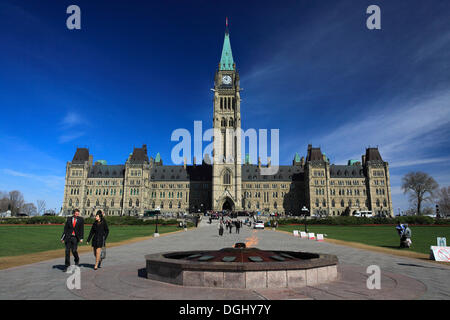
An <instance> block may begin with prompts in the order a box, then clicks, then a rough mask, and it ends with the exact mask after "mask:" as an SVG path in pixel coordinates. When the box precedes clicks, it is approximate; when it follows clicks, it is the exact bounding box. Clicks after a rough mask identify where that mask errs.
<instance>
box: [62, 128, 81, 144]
mask: <svg viewBox="0 0 450 320" xmlns="http://www.w3.org/2000/svg"><path fill="white" fill-rule="evenodd" d="M83 135H84V132H81V131H78V132H74V133H70V134H64V135H62V136H60V137H59V143H66V142H69V141H72V140H75V139H77V138H79V137H81V136H83Z"/></svg>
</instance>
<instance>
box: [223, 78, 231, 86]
mask: <svg viewBox="0 0 450 320" xmlns="http://www.w3.org/2000/svg"><path fill="white" fill-rule="evenodd" d="M222 83H223V84H231V77H230V76H223V77H222Z"/></svg>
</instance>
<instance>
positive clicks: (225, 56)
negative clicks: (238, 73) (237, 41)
mask: <svg viewBox="0 0 450 320" xmlns="http://www.w3.org/2000/svg"><path fill="white" fill-rule="evenodd" d="M233 65H234V61H233V54H232V52H231V44H230V35H229V34H228V31H227V32H225V39H224V40H223V49H222V58H221V59H220V67H219V70H234V67H233Z"/></svg>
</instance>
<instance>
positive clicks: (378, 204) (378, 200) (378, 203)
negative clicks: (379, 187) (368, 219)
mask: <svg viewBox="0 0 450 320" xmlns="http://www.w3.org/2000/svg"><path fill="white" fill-rule="evenodd" d="M379 206H380V199H377V207H379Z"/></svg>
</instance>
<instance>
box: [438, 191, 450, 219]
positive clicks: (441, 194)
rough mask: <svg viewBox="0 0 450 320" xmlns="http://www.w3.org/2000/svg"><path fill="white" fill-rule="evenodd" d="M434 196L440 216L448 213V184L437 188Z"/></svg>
mask: <svg viewBox="0 0 450 320" xmlns="http://www.w3.org/2000/svg"><path fill="white" fill-rule="evenodd" d="M436 196H437V202H438V205H439V214H440V215H441V217H442V216H448V215H450V186H449V187H443V188H441V189H439V191H438V192H437V193H436Z"/></svg>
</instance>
